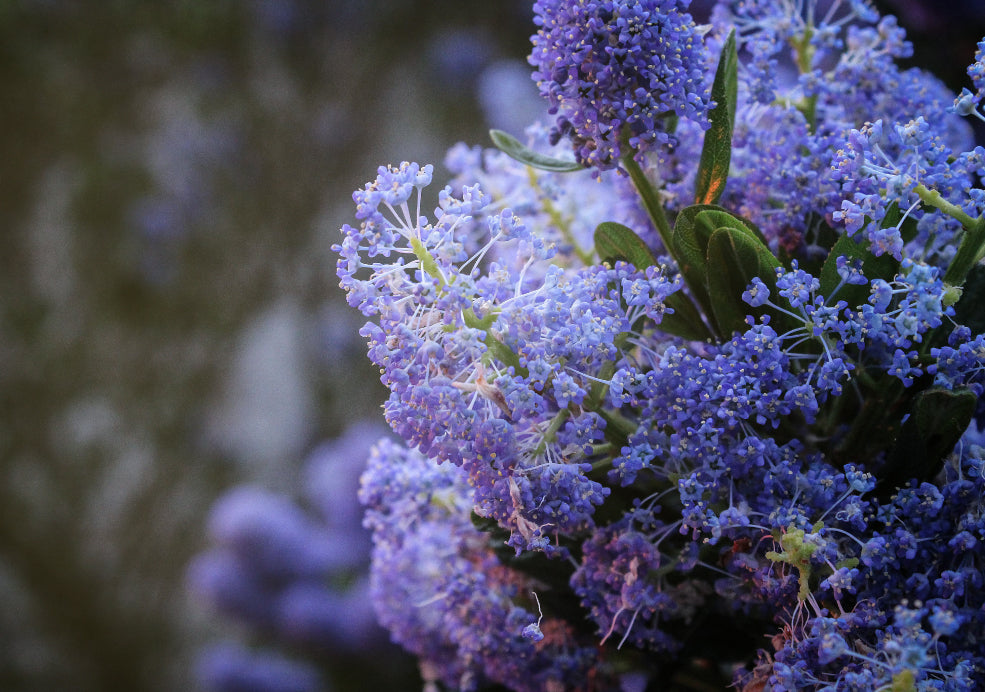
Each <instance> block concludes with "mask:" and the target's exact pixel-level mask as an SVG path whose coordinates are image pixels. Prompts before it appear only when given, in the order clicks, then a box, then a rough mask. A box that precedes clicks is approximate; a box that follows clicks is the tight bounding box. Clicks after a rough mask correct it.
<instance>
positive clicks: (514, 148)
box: [489, 130, 585, 173]
mask: <svg viewBox="0 0 985 692" xmlns="http://www.w3.org/2000/svg"><path fill="white" fill-rule="evenodd" d="M489 137H490V138H491V139H492V141H493V144H495V145H496V147H497V148H498V149H499V150H500V151H501V152H503V153H504V154H506V155H507V156H509V157H510V158H512V159H514V160H516V161H519V162H520V163H525V164H526V165H528V166H532V167H533V168H538V169H540V170H542V171H550V172H551V173H571V172H574V171H582V170H585V167H584V166H582V165H581V164H580V163H577V162H575V161H565V160H563V159H556V158H554V157H553V156H547V155H546V154H538V153H537V152H536V151H534V150H533V149H531V148H529V147H528V146H526V145H524V144H522V143H521V142H520V140H518V139H517V138H516V137H514V136H513V135H511V134H508V133H506V132H503V131H502V130H490V131H489Z"/></svg>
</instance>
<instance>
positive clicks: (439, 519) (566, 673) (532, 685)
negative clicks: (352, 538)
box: [360, 440, 611, 692]
mask: <svg viewBox="0 0 985 692" xmlns="http://www.w3.org/2000/svg"><path fill="white" fill-rule="evenodd" d="M471 494H472V493H471V490H470V488H469V484H468V478H467V477H466V476H465V474H464V473H463V472H462V471H461V469H459V468H456V467H454V466H451V465H447V464H446V465H437V464H435V463H434V462H433V461H432V460H430V459H428V458H427V457H425V456H423V455H421V454H419V453H417V452H414V451H412V450H408V449H406V448H404V447H401V446H399V445H396V444H394V443H392V442H389V441H385V440H384V441H381V442H380V443H379V444H378V445H377V446H376V447H375V448H374V449H373V451H372V453H371V454H370V457H369V465H368V468H367V470H366V473H365V474H364V475H363V481H362V488H361V490H360V499H361V500H362V502H363V503H364V504H365V505H366V507H367V514H366V525H367V526H368V527H370V528H371V529H372V530H373V543H374V547H373V571H372V595H373V598H374V602H375V604H376V607H377V609H378V612H379V616H380V622H382V623H383V625H384V626H386V627H387V628H388V629H389V630H390V632H391V633H392V635H393V637H394V639H395V640H396V641H397V642H398V643H400V644H402V645H403V646H405V647H407V648H408V649H409V650H410V651H412V652H413V653H415V654H417V655H418V656H419V657H420V662H421V673H422V677H423V678H424V679H425V681H427V682H434V681H440V682H442V683H443V684H445V685H447V686H448V687H449V688H450V689H459V690H464V691H466V692H468V691H470V690H475V689H479V688H480V687H482V686H483V685H487V684H489V683H490V682H495V683H499V684H503V685H506V686H507V687H509V688H510V689H514V690H519V691H524V690H529V691H530V692H539V691H540V690H587V689H589V687H588V684H589V683H588V681H589V680H595V681H596V684H600V685H608V684H611V683H607V682H606V679H605V675H604V674H603V673H602V672H601V671H600V670H599V666H598V661H597V659H596V650H595V643H594V641H593V639H592V638H591V637H585V636H584V635H581V636H578V634H577V633H576V632H575V631H574V629H573V628H572V627H571V626H570V625H569V624H568V623H565V622H563V621H561V620H557V619H554V618H544V617H543V615H542V614H539V613H538V612H537V611H538V610H539V602H540V601H539V599H538V598H537V595H536V594H537V589H538V588H541V587H540V586H539V582H538V581H537V580H536V579H533V578H531V577H529V576H526V575H524V574H522V573H520V572H517V571H515V570H512V569H510V568H508V567H505V566H503V565H502V564H501V563H500V561H499V559H498V558H497V557H496V554H495V551H494V550H493V544H492V543H491V541H490V540H489V537H488V536H487V535H486V534H485V533H483V532H482V531H480V530H478V529H477V528H476V527H475V526H473V524H472V522H471V521H470V519H469V509H470V507H471V505H472V503H473V498H472V497H471Z"/></svg>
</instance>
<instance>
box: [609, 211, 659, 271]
mask: <svg viewBox="0 0 985 692" xmlns="http://www.w3.org/2000/svg"><path fill="white" fill-rule="evenodd" d="M595 252H597V253H598V256H599V259H601V260H602V261H603V262H609V263H611V264H614V263H616V262H618V261H619V260H622V261H624V262H629V263H630V264H632V265H633V266H634V267H636V268H637V269H646V268H647V267H652V266H654V265H655V264H656V263H657V260H656V258H655V257H654V256H653V253H652V252H651V251H650V248H649V247H647V244H646V243H644V242H643V239H642V238H640V237H639V236H638V235H636V233H635V232H634V231H633V230H632V229H631V228H628V227H626V226H623V225H622V224H621V223H616V222H615V221H605V222H603V223H600V224H599V225H598V227H597V228H596V229H595Z"/></svg>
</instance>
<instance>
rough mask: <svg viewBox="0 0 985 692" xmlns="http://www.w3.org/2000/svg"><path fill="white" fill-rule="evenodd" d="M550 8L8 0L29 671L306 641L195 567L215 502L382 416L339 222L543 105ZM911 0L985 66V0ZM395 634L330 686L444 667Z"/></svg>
mask: <svg viewBox="0 0 985 692" xmlns="http://www.w3.org/2000/svg"><path fill="white" fill-rule="evenodd" d="M530 4H531V3H529V2H526V1H524V0H492V1H485V2H479V1H474V2H472V1H469V0H465V1H462V0H457V1H453V0H434V1H423V0H322V1H316V0H171V1H169V2H147V1H142V0H90V1H88V2H86V1H83V0H76V1H72V0H0V234H2V235H0V690H5V691H6V690H10V691H19V690H51V691H58V690H72V691H74V692H87V691H90V690H91V691H97V690H100V691H101V690H106V691H114V690H127V691H129V692H142V691H152V690H177V689H197V688H198V687H197V686H199V685H200V684H201V680H200V678H201V677H202V675H203V674H202V664H201V656H200V652H201V651H202V650H203V649H204V648H206V647H208V645H209V644H210V643H213V642H216V641H239V642H243V643H245V644H249V645H254V644H275V645H277V644H280V643H279V642H263V641H260V639H262V637H261V636H260V635H258V634H257V633H256V632H255V631H254V630H252V629H251V628H250V627H248V626H246V625H244V624H243V623H242V622H237V620H236V619H235V618H230V617H224V616H223V615H222V613H221V609H217V608H216V607H215V604H214V603H211V602H209V598H208V593H206V594H205V595H204V597H203V593H202V592H203V588H202V585H201V584H200V583H199V584H196V583H192V584H191V585H190V584H189V576H188V572H189V565H190V564H192V563H193V562H194V560H195V558H196V556H197V555H199V554H201V553H202V552H203V551H205V550H207V549H209V547H210V545H211V544H212V543H214V542H215V540H216V536H215V533H216V531H217V530H218V529H215V526H214V524H215V521H216V520H215V518H214V514H213V515H210V508H212V507H213V505H214V503H216V501H217V498H220V497H221V496H223V494H224V493H227V492H228V491H229V490H230V489H234V488H237V487H239V486H241V485H243V484H251V485H252V486H254V487H262V488H266V489H268V490H269V491H270V492H272V493H278V494H280V495H281V496H284V497H289V498H295V499H297V501H298V503H299V504H301V503H303V502H305V498H304V487H303V486H304V484H305V479H306V478H310V476H308V475H306V473H307V469H308V467H309V466H310V464H311V463H312V458H313V457H317V456H318V455H319V454H323V453H324V450H325V447H324V445H325V443H326V441H331V440H335V439H336V438H339V437H340V436H342V435H343V434H345V433H346V431H350V432H351V430H352V428H353V426H356V425H357V424H360V423H362V422H365V421H369V422H371V423H372V422H375V423H377V424H379V423H380V413H379V404H380V403H381V402H382V400H383V398H384V396H385V394H384V392H383V391H382V388H381V386H380V385H379V382H378V377H377V373H376V372H374V371H373V369H372V368H371V367H370V366H369V365H368V363H367V362H366V361H365V358H364V348H363V343H362V340H361V339H360V337H359V336H358V334H357V332H358V328H359V326H360V324H361V321H362V320H361V318H360V316H359V315H358V314H356V313H355V311H353V310H350V309H349V308H348V307H347V306H345V304H344V299H343V297H342V295H341V293H340V291H339V289H338V288H337V284H336V279H335V276H334V267H335V260H334V257H333V253H332V252H331V249H330V248H331V245H332V243H333V242H335V241H336V238H337V237H338V233H337V229H338V228H339V227H340V226H341V225H342V224H343V223H346V222H350V221H353V219H352V213H353V206H352V203H351V196H350V195H351V192H352V190H353V189H355V188H357V187H360V186H362V184H363V183H364V182H366V181H367V180H369V179H371V178H372V177H373V176H374V174H375V169H376V167H377V166H378V165H379V164H381V163H387V162H399V161H401V160H405V159H406V160H413V161H419V162H422V163H424V162H434V163H436V164H440V162H441V160H442V157H443V155H444V152H445V150H446V149H447V148H448V147H449V146H451V145H452V144H454V143H455V142H456V141H459V140H464V141H467V142H470V143H477V144H485V143H486V142H487V135H486V133H487V131H488V129H489V127H499V128H502V129H506V130H509V131H512V132H515V133H519V131H520V130H521V129H522V127H523V126H524V125H525V124H526V123H528V122H529V121H530V120H531V119H533V118H534V117H537V115H538V114H539V113H540V109H541V106H540V102H539V100H538V99H537V96H536V91H535V89H534V87H533V85H532V83H531V82H530V80H529V77H528V72H527V67H526V64H525V56H526V54H527V51H528V46H529V43H528V37H529V35H530V33H531V32H532V28H533V27H532V24H531V22H530V18H531V9H530ZM707 4H708V3H697V2H696V3H695V5H694V9H695V12H696V14H698V13H700V12H701V11H702V6H706V5H707ZM883 7H884V8H885V9H889V10H890V11H893V12H895V13H897V14H899V15H900V17H901V23H903V24H904V26H907V27H908V28H911V29H912V30H913V32H912V35H911V37H912V38H913V39H914V40H915V42H916V43H917V55H916V58H915V60H914V62H915V63H917V64H929V65H932V66H933V68H934V69H935V70H937V71H938V73H939V74H941V76H942V77H944V78H945V80H946V81H947V82H948V83H949V84H950V85H951V86H952V88H954V89H955V91H958V90H960V88H961V87H962V86H966V85H967V80H966V78H965V75H964V68H965V66H966V65H967V64H968V63H969V62H970V61H971V59H972V55H973V53H974V49H975V42H976V41H977V40H978V39H979V38H981V36H982V34H983V33H985V9H983V7H985V3H981V2H978V0H968V1H967V2H964V3H962V2H950V3H938V2H933V1H931V0H928V1H926V2H915V1H908V0H886V2H885V3H883ZM437 168H438V172H437V173H436V176H435V178H436V180H441V179H442V177H443V173H442V172H441V171H440V166H437ZM358 429H359V430H364V429H365V428H358ZM336 456H337V457H338V461H337V462H334V463H337V464H338V469H339V474H340V476H344V475H345V474H349V476H352V475H353V474H355V473H357V472H358V464H356V465H353V464H346V463H344V454H341V455H340V454H336ZM342 502H343V500H339V503H342ZM309 504H310V498H309ZM210 516H211V517H212V519H210ZM210 521H211V522H212V524H210ZM210 526H212V527H213V528H212V529H211V531H212V533H210V529H209V527H210ZM353 578H354V577H353V576H352V575H349V576H347V577H346V579H353ZM192 581H193V582H194V581H195V580H194V579H192ZM204 591H206V592H207V591H208V589H207V588H206V589H204ZM367 642H368V643H365V644H360V645H359V646H355V647H349V648H345V647H341V648H340V649H339V652H337V653H333V652H332V651H331V650H327V651H321V652H315V653H318V655H317V656H314V658H317V659H318V660H320V661H321V664H320V665H321V668H322V669H321V671H320V672H321V675H322V678H323V684H324V685H325V686H326V689H327V688H332V689H351V690H374V689H394V690H399V689H415V688H418V687H419V684H420V683H419V681H418V679H417V677H416V673H415V669H414V667H413V664H412V662H411V661H409V660H407V659H406V657H404V656H403V655H402V654H401V653H400V652H399V651H397V650H395V649H393V648H392V647H389V646H388V645H387V643H386V638H385V635H384V636H377V637H375V638H372V637H371V638H370V639H369V640H367ZM281 648H285V647H283V646H282V647H281ZM286 648H287V649H290V647H289V646H288V647H286ZM286 653H287V654H288V655H291V656H295V657H300V658H305V657H306V658H309V659H310V658H312V656H311V654H312V652H311V651H310V650H295V651H290V650H288V651H287V652H286ZM229 689H233V688H232V687H230V688H229ZM244 689H245V688H244ZM284 689H285V690H287V689H289V688H286V687H285V688H284Z"/></svg>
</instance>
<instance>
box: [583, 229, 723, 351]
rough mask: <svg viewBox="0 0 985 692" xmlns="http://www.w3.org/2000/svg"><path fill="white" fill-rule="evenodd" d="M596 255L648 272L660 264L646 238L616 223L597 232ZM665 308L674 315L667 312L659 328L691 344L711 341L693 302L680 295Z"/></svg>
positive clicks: (610, 261) (606, 260) (669, 297)
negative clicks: (644, 240) (692, 342)
mask: <svg viewBox="0 0 985 692" xmlns="http://www.w3.org/2000/svg"><path fill="white" fill-rule="evenodd" d="M595 252H597V253H598V256H599V258H600V259H601V260H602V261H603V262H609V263H610V264H615V263H616V262H618V261H619V260H622V261H624V262H629V263H630V264H632V265H633V266H634V267H636V268H637V269H646V268H647V267H652V266H655V265H656V264H657V260H656V258H655V257H654V256H653V253H652V252H651V251H650V248H649V247H647V245H646V243H644V242H643V239H642V238H640V237H639V236H638V235H636V233H635V232H633V230H632V229H630V228H628V227H626V226H623V225H622V224H621V223H616V222H615V221H606V222H604V223H600V224H599V225H598V227H597V228H596V229H595ZM664 303H665V305H666V306H667V307H669V308H672V309H673V313H669V312H668V313H664V315H663V318H662V319H661V321H660V329H661V330H662V331H664V332H667V333H668V334H674V335H676V336H680V337H682V338H684V339H688V340H691V341H700V340H704V339H707V338H710V337H711V336H712V334H711V333H710V332H709V331H708V328H707V326H705V323H704V320H702V319H701V313H700V312H698V309H697V308H695V307H694V303H692V302H691V300H690V299H689V298H688V297H687V296H686V295H684V294H683V293H680V292H677V293H673V294H671V295H670V296H668V298H667V300H666V301H664Z"/></svg>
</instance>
